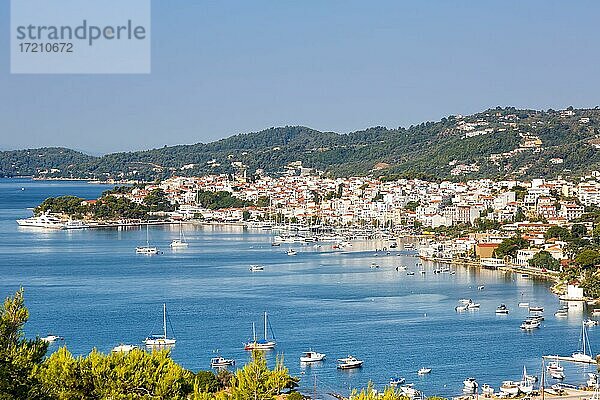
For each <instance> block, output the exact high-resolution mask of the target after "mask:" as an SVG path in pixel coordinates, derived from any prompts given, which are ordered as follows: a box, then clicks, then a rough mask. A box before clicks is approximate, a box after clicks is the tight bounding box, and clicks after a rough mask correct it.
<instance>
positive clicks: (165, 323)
mask: <svg viewBox="0 0 600 400" xmlns="http://www.w3.org/2000/svg"><path fill="white" fill-rule="evenodd" d="M163 333H164V335H165V339H166V338H167V304H166V303H163Z"/></svg>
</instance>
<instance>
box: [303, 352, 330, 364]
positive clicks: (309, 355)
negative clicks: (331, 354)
mask: <svg viewBox="0 0 600 400" xmlns="http://www.w3.org/2000/svg"><path fill="white" fill-rule="evenodd" d="M324 359H325V354H323V353H317V352H316V351H312V350H309V351H305V352H304V353H302V356H301V357H300V362H302V363H312V362H318V361H323V360H324Z"/></svg>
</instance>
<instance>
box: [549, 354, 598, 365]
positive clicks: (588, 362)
mask: <svg viewBox="0 0 600 400" xmlns="http://www.w3.org/2000/svg"><path fill="white" fill-rule="evenodd" d="M542 358H543V359H544V360H553V361H567V362H573V363H578V364H594V365H596V364H598V362H597V361H596V359H592V360H590V361H585V360H578V359H576V358H573V357H566V356H542Z"/></svg>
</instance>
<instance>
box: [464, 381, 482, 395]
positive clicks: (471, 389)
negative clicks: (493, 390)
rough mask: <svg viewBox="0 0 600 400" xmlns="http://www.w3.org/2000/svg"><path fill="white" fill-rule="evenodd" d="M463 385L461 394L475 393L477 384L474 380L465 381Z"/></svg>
mask: <svg viewBox="0 0 600 400" xmlns="http://www.w3.org/2000/svg"><path fill="white" fill-rule="evenodd" d="M463 385H464V388H463V392H465V393H475V391H476V390H477V388H478V387H479V384H478V383H477V381H476V380H475V378H467V379H465V380H464V381H463Z"/></svg>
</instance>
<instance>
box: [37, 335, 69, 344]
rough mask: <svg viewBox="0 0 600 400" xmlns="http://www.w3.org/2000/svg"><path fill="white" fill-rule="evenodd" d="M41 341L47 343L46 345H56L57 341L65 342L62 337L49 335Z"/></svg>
mask: <svg viewBox="0 0 600 400" xmlns="http://www.w3.org/2000/svg"><path fill="white" fill-rule="evenodd" d="M40 340H41V341H42V342H46V343H54V342H56V341H57V340H64V338H63V337H61V336H56V335H48V336H45V337H43V338H40Z"/></svg>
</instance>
